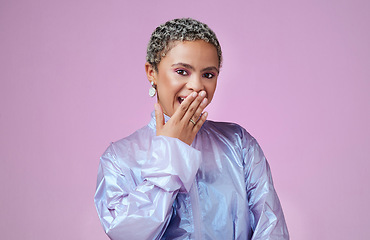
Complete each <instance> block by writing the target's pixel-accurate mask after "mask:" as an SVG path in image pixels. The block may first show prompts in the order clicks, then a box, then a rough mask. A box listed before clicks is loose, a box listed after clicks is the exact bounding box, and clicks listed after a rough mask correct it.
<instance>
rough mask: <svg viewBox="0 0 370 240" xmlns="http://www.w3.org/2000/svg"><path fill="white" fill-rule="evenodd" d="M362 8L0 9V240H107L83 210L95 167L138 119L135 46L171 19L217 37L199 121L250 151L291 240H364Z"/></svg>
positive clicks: (38, 3)
mask: <svg viewBox="0 0 370 240" xmlns="http://www.w3.org/2000/svg"><path fill="white" fill-rule="evenodd" d="M369 11H370V2H369V1H366V0H362V1H361V0H341V1H337V0H327V1H318V0H314V1H308V0H307V1H293V0H282V1H256V0H253V1H222V2H221V1H219V2H216V1H210V0H202V1H190V0H189V1H185V2H184V1H182V2H176V1H169V0H167V1H117V0H116V1H113V0H108V1H97V0H96V1H91V0H90V1H87V0H86V1H83V0H79V1H49V0H34V1H25V0H19V1H4V0H2V1H0V42H1V44H0V80H1V85H0V161H1V164H0V166H1V167H0V193H1V197H0V213H1V218H0V239H7V240H13V239H17V240H18V239H38V240H40V239H41V240H43V239H45V240H46V239H53V240H59V239H60V240H62V239H63V240H65V239H71V240H74V239H89V240H98V239H108V238H107V237H106V236H105V233H104V232H103V229H102V227H101V225H100V222H99V220H98V217H97V214H96V211H95V207H94V204H93V195H94V191H95V184H96V174H97V168H98V161H99V157H100V155H101V154H102V153H103V151H104V150H105V148H106V147H107V146H108V144H109V143H110V142H111V141H115V140H118V139H120V138H122V137H125V136H127V135H128V134H130V133H132V132H133V131H135V130H136V129H138V128H140V127H142V126H143V125H145V124H147V122H148V121H149V118H150V112H151V111H152V110H153V104H154V100H153V99H150V98H149V97H148V95H147V92H148V88H149V83H148V82H147V80H146V77H145V74H144V63H145V51H146V44H147V41H148V40H149V36H150V34H151V32H152V31H153V30H154V28H155V27H156V26H157V25H158V24H161V23H163V22H165V21H166V20H169V19H172V18H176V17H193V18H196V19H199V20H201V21H204V22H206V23H208V25H210V26H211V28H213V29H214V30H215V32H216V33H217V34H218V37H219V40H220V42H221V44H222V47H223V51H224V66H223V69H222V72H221V75H220V78H219V84H218V89H217V91H216V95H215V98H214V101H213V103H212V104H211V106H210V107H209V108H208V111H209V112H210V114H209V115H210V116H209V118H210V119H213V120H220V121H232V122H237V123H239V124H241V125H242V126H244V127H245V128H246V129H247V130H248V131H249V132H250V133H251V134H252V135H254V136H255V137H256V138H257V139H258V140H259V143H260V144H261V145H262V148H263V149H264V152H265V154H266V156H267V158H268V159H269V162H270V165H271V168H272V171H273V177H274V181H275V186H276V189H277V191H278V194H279V196H280V200H281V202H282V205H283V209H284V212H285V215H286V220H287V223H288V227H289V231H290V233H291V238H292V239H293V240H295V239H298V240H301V239H302V240H312V239H320V240H322V239H323V240H326V239H336V240H347V239H370V228H369V227H368V224H369V218H368V216H369V214H370V207H369V203H370V188H369V186H368V183H369V168H370V157H369V156H370V147H369V143H370V137H369V136H370V126H369V125H370V124H369V123H370V94H369V89H370V47H369V43H370V28H369V23H370V14H369ZM143 227H145V226H143Z"/></svg>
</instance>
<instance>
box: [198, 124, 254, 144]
mask: <svg viewBox="0 0 370 240" xmlns="http://www.w3.org/2000/svg"><path fill="white" fill-rule="evenodd" d="M205 129H206V131H209V132H210V133H212V134H216V135H218V137H222V138H227V139H228V140H232V141H233V142H237V143H239V144H240V145H245V144H249V143H251V142H252V141H255V139H254V137H253V136H252V135H251V134H250V133H249V132H248V131H247V130H246V129H245V128H244V127H242V126H240V125H239V124H237V123H232V122H216V121H210V120H207V121H206V123H205Z"/></svg>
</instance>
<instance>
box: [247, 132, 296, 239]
mask: <svg viewBox="0 0 370 240" xmlns="http://www.w3.org/2000/svg"><path fill="white" fill-rule="evenodd" d="M244 141H245V142H246V141H248V143H245V144H244V145H245V146H247V147H246V148H244V149H243V155H244V161H245V163H246V168H245V176H246V186H247V195H248V203H249V209H250V217H251V227H252V231H253V236H252V240H262V239H269V240H272V239H276V240H282V239H289V233H288V229H287V226H286V222H285V218H284V214H283V211H282V208H281V205H280V201H279V198H278V196H277V194H276V191H275V189H274V186H273V181H272V177H271V171H270V167H269V164H268V162H267V160H266V158H265V156H264V154H263V152H262V149H261V148H260V146H259V145H258V143H257V141H256V140H255V139H254V138H253V137H249V139H248V140H246V139H244Z"/></svg>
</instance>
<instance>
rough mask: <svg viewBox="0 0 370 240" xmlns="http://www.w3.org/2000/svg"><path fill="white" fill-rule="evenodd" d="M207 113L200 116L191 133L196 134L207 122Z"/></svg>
mask: <svg viewBox="0 0 370 240" xmlns="http://www.w3.org/2000/svg"><path fill="white" fill-rule="evenodd" d="M207 117H208V112H204V113H203V114H202V116H200V118H199V120H198V122H197V123H196V124H195V125H194V128H193V132H194V133H197V132H198V131H199V129H200V128H201V127H202V126H203V123H204V122H205V121H206V120H207Z"/></svg>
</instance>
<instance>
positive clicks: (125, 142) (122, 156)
mask: <svg viewBox="0 0 370 240" xmlns="http://www.w3.org/2000/svg"><path fill="white" fill-rule="evenodd" d="M154 134H155V133H154V131H153V130H152V129H151V128H150V127H149V126H144V127H142V128H140V129H138V130H137V131H135V132H134V133H132V134H130V135H129V136H127V137H125V138H122V139H120V140H117V141H114V142H111V143H110V145H109V146H108V148H107V149H106V150H105V152H104V153H103V155H102V157H101V160H102V161H104V159H106V158H107V159H110V160H114V161H120V162H121V161H126V162H127V161H130V160H129V159H131V160H132V159H135V157H134V156H135V155H137V154H138V153H140V152H143V153H145V152H146V151H147V150H148V148H149V147H150V143H151V139H152V137H153V136H154Z"/></svg>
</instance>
